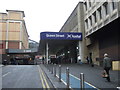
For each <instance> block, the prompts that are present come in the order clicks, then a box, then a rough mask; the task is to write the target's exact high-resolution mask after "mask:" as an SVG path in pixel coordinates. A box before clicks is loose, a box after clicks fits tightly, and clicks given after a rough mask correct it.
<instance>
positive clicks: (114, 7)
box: [112, 0, 117, 10]
mask: <svg viewBox="0 0 120 90" xmlns="http://www.w3.org/2000/svg"><path fill="white" fill-rule="evenodd" d="M116 8H117V7H116V2H115V1H114V0H112V9H113V10H114V9H116Z"/></svg>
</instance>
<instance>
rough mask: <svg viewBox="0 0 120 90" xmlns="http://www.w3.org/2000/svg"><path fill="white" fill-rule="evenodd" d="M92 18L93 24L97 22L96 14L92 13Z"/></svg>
mask: <svg viewBox="0 0 120 90" xmlns="http://www.w3.org/2000/svg"><path fill="white" fill-rule="evenodd" d="M93 17H94V23H96V22H97V18H96V12H94V13H93Z"/></svg>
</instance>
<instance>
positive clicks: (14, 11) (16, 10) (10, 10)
mask: <svg viewBox="0 0 120 90" xmlns="http://www.w3.org/2000/svg"><path fill="white" fill-rule="evenodd" d="M6 11H7V12H9V11H10V12H22V13H23V17H25V14H24V11H21V10H6Z"/></svg>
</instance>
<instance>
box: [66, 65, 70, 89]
mask: <svg viewBox="0 0 120 90" xmlns="http://www.w3.org/2000/svg"><path fill="white" fill-rule="evenodd" d="M66 83H67V88H69V86H70V79H69V68H68V67H67V69H66Z"/></svg>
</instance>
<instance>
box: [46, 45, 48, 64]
mask: <svg viewBox="0 0 120 90" xmlns="http://www.w3.org/2000/svg"><path fill="white" fill-rule="evenodd" d="M46 61H47V62H46V63H47V64H48V43H46Z"/></svg>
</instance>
